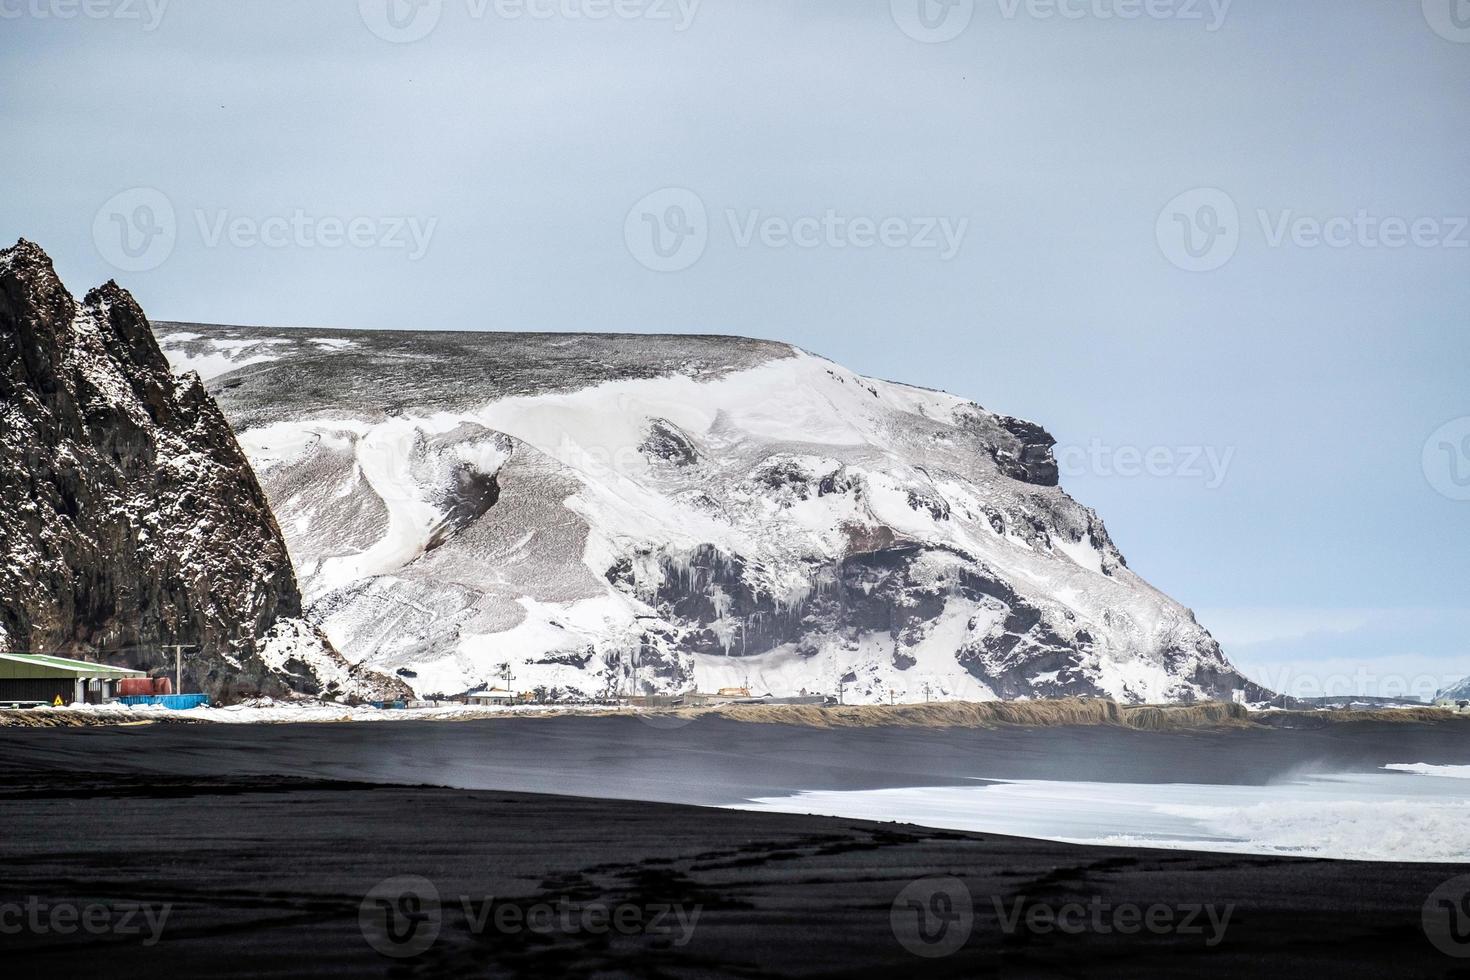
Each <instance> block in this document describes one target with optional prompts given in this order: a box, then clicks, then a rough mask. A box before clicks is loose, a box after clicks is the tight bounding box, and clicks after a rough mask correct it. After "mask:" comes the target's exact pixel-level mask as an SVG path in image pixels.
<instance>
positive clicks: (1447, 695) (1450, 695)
mask: <svg viewBox="0 0 1470 980" xmlns="http://www.w3.org/2000/svg"><path fill="white" fill-rule="evenodd" d="M1434 699H1435V700H1436V701H1463V700H1467V699H1470V677H1467V678H1465V679H1464V680H1462V681H1460V682H1459V683H1457V684H1451V685H1450V686H1449V687H1447V688H1445V689H1444V690H1443V691H1440V692H1439V693H1438V694H1436V695H1435V696H1434Z"/></svg>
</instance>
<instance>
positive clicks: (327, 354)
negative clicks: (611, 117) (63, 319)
mask: <svg viewBox="0 0 1470 980" xmlns="http://www.w3.org/2000/svg"><path fill="white" fill-rule="evenodd" d="M160 336H161V339H162V344H163V348H164V350H165V352H166V353H167V354H168V355H169V356H170V358H171V359H173V361H174V363H175V365H176V366H177V367H180V368H190V367H192V368H198V369H199V370H201V371H204V372H206V374H207V375H208V377H209V385H210V390H211V391H212V392H213V393H214V394H215V395H216V397H217V398H218V399H219V402H220V405H221V407H222V409H223V410H224V412H225V414H226V416H227V417H228V418H229V419H230V421H231V423H232V424H233V425H234V426H235V429H236V431H237V433H239V437H240V441H241V444H242V445H243V446H244V447H245V450H246V452H247V454H248V455H249V456H250V458H251V460H252V462H253V463H254V464H255V466H256V470H257V472H258V473H259V474H260V476H261V480H262V483H263V485H264V486H265V489H266V493H267V494H268V495H269V497H270V499H271V502H272V504H273V505H274V507H275V512H276V514H277V516H278V517H279V518H280V520H281V524H282V527H283V529H284V530H285V535H286V541H287V544H288V545H289V547H290V549H291V552H292V554H293V556H294V558H295V560H296V567H297V568H298V569H299V570H300V573H301V576H302V583H303V591H304V593H305V595H306V599H307V602H308V608H309V612H310V614H311V615H312V616H314V617H317V618H318V619H319V620H320V621H321V622H322V624H323V628H324V629H325V630H326V631H327V632H328V634H329V635H330V637H331V638H332V640H333V642H334V643H336V644H337V646H338V647H339V648H340V649H341V650H342V652H343V653H344V655H345V656H346V657H347V658H348V659H349V660H352V661H353V662H356V663H364V664H370V665H372V666H374V667H376V668H377V669H379V670H383V671H385V672H388V671H392V672H396V673H397V674H398V675H399V676H401V677H403V678H405V679H406V680H407V681H408V683H409V684H411V685H412V686H413V687H414V688H415V689H416V690H417V691H419V692H420V693H421V694H434V693H446V694H452V693H457V692H462V691H465V690H471V689H474V688H477V687H480V686H483V685H486V684H496V685H501V684H503V683H504V680H503V678H504V677H505V675H506V674H507V672H508V673H509V675H510V676H511V677H512V678H513V682H512V683H513V686H514V687H515V688H516V689H518V690H525V689H530V688H533V687H540V688H544V689H546V690H547V691H548V692H549V693H555V694H560V695H563V696H597V695H606V694H613V693H618V692H621V693H679V692H686V691H689V690H692V689H698V690H700V691H713V690H715V689H718V688H721V687H748V688H750V689H751V691H752V693H753V694H756V695H760V694H765V693H770V694H773V695H778V696H781V695H797V694H801V693H803V692H806V693H808V694H828V695H836V694H838V693H839V692H841V694H842V696H843V697H844V698H845V699H846V700H847V701H848V702H849V703H864V702H866V703H879V702H885V703H886V702H887V701H888V700H890V698H892V699H894V700H899V701H923V700H925V699H929V698H932V699H968V700H988V699H995V698H1031V697H1054V696H1061V695H1075V694H1084V695H1107V696H1111V697H1114V698H1117V699H1118V700H1120V701H1123V702H1143V701H1155V702H1156V701H1191V700H1198V699H1202V698H1223V699H1227V700H1229V699H1233V698H1242V699H1246V700H1259V699H1261V698H1262V697H1264V696H1266V692H1263V691H1261V690H1260V689H1259V688H1257V687H1256V686H1255V685H1253V684H1251V683H1250V682H1248V681H1247V680H1246V679H1245V678H1243V677H1242V676H1241V675H1240V674H1239V673H1238V672H1237V671H1236V670H1235V669H1234V668H1233V667H1232V666H1231V664H1230V662H1229V661H1228V660H1227V659H1226V657H1225V656H1224V654H1223V652H1222V651H1221V650H1220V647H1219V645H1218V644H1217V643H1216V642H1215V640H1214V639H1213V638H1212V637H1211V636H1210V634H1209V633H1208V632H1207V631H1206V630H1205V629H1204V627H1202V626H1201V625H1200V624H1199V623H1197V622H1196V621H1195V618H1194V616H1193V615H1192V614H1191V613H1190V611H1189V610H1188V609H1186V608H1185V607H1183V606H1181V605H1180V604H1179V603H1177V602H1175V601H1174V600H1172V599H1171V598H1169V597H1168V596H1166V595H1164V594H1162V593H1160V592H1159V591H1158V590H1156V589H1154V588H1152V587H1151V586H1149V584H1148V583H1146V582H1144V581H1143V580H1142V579H1141V578H1139V577H1138V576H1137V575H1135V574H1134V573H1133V572H1132V571H1130V570H1129V568H1128V567H1127V564H1126V562H1125V561H1124V560H1123V556H1122V554H1121V553H1120V552H1119V550H1118V549H1117V547H1116V546H1115V545H1114V543H1113V541H1112V539H1111V538H1110V537H1109V535H1108V532H1107V530H1106V528H1105V527H1104V526H1103V523H1102V521H1101V520H1100V519H1099V517H1098V516H1097V515H1096V514H1095V513H1094V512H1093V511H1091V510H1090V509H1088V508H1086V507H1084V506H1082V505H1080V504H1079V503H1077V502H1076V501H1075V500H1073V499H1072V498H1071V497H1069V496H1068V495H1067V494H1066V493H1065V491H1064V490H1063V489H1062V488H1061V487H1060V486H1058V473H1057V465H1056V462H1055V460H1054V458H1053V456H1052V444H1053V439H1052V437H1051V436H1050V435H1049V434H1048V433H1047V432H1046V430H1045V429H1043V428H1042V427H1041V426H1039V425H1036V424H1034V423H1031V422H1026V421H1022V420H1020V419H1015V418H1011V417H1009V416H1006V415H1002V414H998V413H994V412H991V411H987V410H986V409H984V408H982V407H981V406H979V405H977V404H975V403H973V402H971V401H968V400H966V399H963V398H958V397H955V396H952V395H948V394H945V393H943V392H937V391H930V390H927V389H922V388H916V387H911V386H908V385H903V384H897V383H893V382H887V381H879V380H876V379H872V378H866V377H863V376H861V375H857V374H855V373H853V372H851V371H848V370H846V369H844V368H842V367H840V366H839V365H837V364H834V363H832V362H830V361H827V360H825V359H823V358H820V357H817V356H814V355H812V354H810V353H807V352H805V351H801V350H798V349H796V348H793V347H791V346H790V345H787V344H780V343H774V342H769V341H759V340H749V339H743V338H735V337H702V336H617V335H607V334H580V335H566V334H561V335H553V334H515V333H484V334H475V333H430V332H391V333H390V332H382V333H369V332H361V331H330V330H320V331H318V330H311V331H302V330H272V329H266V328H226V327H207V326H200V325H196V324H164V325H160Z"/></svg>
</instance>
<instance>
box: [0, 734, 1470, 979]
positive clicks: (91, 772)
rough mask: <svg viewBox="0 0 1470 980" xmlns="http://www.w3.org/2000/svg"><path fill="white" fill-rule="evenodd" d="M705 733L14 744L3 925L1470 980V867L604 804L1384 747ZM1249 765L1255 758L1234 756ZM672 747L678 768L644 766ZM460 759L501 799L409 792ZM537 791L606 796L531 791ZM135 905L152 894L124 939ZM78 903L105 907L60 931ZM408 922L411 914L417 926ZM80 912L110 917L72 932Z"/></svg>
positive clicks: (253, 960)
mask: <svg viewBox="0 0 1470 980" xmlns="http://www.w3.org/2000/svg"><path fill="white" fill-rule="evenodd" d="M591 722H596V723H595V724H589V723H591ZM727 725H728V726H732V727H726V726H727ZM705 726H706V722H705V721H703V720H702V721H700V722H698V723H697V724H696V725H691V726H687V727H685V728H683V729H678V730H659V729H654V728H651V727H649V726H647V725H645V724H643V723H642V722H639V721H636V720H633V719H575V718H573V719H546V720H523V721H510V722H490V723H484V722H476V723H469V724H464V725H460V724H443V723H430V724H423V725H420V724H417V723H398V724H377V725H335V726H334V725H301V726H248V727H226V726H150V727H140V728H124V729H90V730H61V731H54V730H51V731H37V730H5V731H0V761H3V764H4V765H5V767H6V772H7V779H6V780H5V783H4V785H3V788H0V817H3V821H4V828H5V836H4V845H3V857H4V862H3V866H0V926H5V925H6V924H7V923H15V922H23V921H28V920H26V917H27V916H31V915H34V916H38V917H39V918H37V919H36V920H35V921H36V922H38V923H39V924H40V927H39V928H35V927H34V926H35V923H30V924H29V925H28V926H27V927H24V928H21V929H20V930H18V931H15V930H11V929H9V928H6V930H5V934H4V935H3V936H0V944H3V946H4V948H5V961H6V974H7V975H8V976H17V977H21V976H48V977H56V976H75V975H90V976H126V977H133V976H138V977H142V976H156V975H164V974H167V975H193V976H202V975H226V976H298V975H303V974H307V973H317V974H334V975H338V976H378V975H382V976H445V975H450V976H517V975H520V976H547V975H565V976H589V975H634V976H694V975H718V976H838V975H841V976H854V975H868V976H878V975H894V974H929V975H937V976H976V975H990V974H998V975H1007V976H1009V975H1016V976H1082V975H1086V976H1118V977H1150V976H1159V977H1164V976H1168V977H1174V976H1179V975H1181V974H1187V973H1190V972H1198V973H1202V974H1204V975H1209V976H1259V975H1262V974H1263V973H1266V972H1268V971H1269V972H1271V973H1281V972H1285V971H1292V970H1297V971H1304V970H1312V971H1314V972H1323V973H1326V974H1329V975H1335V976H1381V975H1399V976H1454V975H1463V974H1464V971H1465V968H1466V967H1467V966H1470V961H1467V960H1463V959H1454V958H1451V957H1449V956H1447V955H1445V954H1444V953H1443V952H1441V951H1440V950H1438V949H1437V948H1436V947H1435V946H1434V945H1432V944H1431V942H1430V940H1429V939H1428V938H1427V937H1426V934H1425V932H1424V928H1423V924H1422V921H1421V916H1422V911H1423V908H1424V906H1425V903H1426V901H1427V900H1428V899H1429V897H1430V895H1431V893H1432V892H1434V890H1435V889H1436V888H1437V887H1438V886H1440V885H1441V883H1443V882H1445V881H1446V880H1448V879H1451V878H1454V877H1455V876H1458V875H1462V874H1466V873H1467V872H1470V868H1466V867H1457V866H1452V865H1443V864H1369V863H1356V862H1334V861H1311V860H1299V859H1284V858H1267V857H1242V856H1231V855H1220V854H1201V853H1191V852H1182V851H1150V850H1129V849H1124V848H1111V847H1109V848H1100V847H1080V846H1073V845H1066V844H1056V843H1048V842H1042V841H1033V840H1025V839H1019V838H1009V837H1000V836H994V835H979V834H965V833H953V832H945V831H934V830H926V829H922V828H917V827H911V826H903V825H897V824H873V823H865V822H861V821H852V820H839V819H827V818H815V817H802V816H789V815H782V814H762V813H746V812H738V811H731V810H724V809H709V808H700V807H692V806H687V805H674V804H669V803H658V802H634V801H630V800H626V799H611V798H604V799H594V798H590V797H592V796H594V795H596V796H603V797H621V796H625V795H628V794H631V793H640V792H641V793H649V794H650V795H655V794H661V795H671V796H672V795H685V796H688V797H692V798H698V799H699V801H701V802H725V801H728V800H730V799H731V798H732V797H733V796H738V795H740V794H746V793H751V792H757V791H758V792H770V791H772V790H773V789H774V790H778V791H779V788H781V787H795V786H798V785H805V784H809V783H811V781H812V780H813V779H825V780H826V782H825V784H824V785H829V786H841V787H849V788H851V787H872V786H877V785H902V784H903V781H904V780H907V781H909V782H910V783H912V782H914V781H915V779H914V777H912V776H905V775H904V773H905V772H906V771H913V772H919V773H922V774H923V781H924V782H926V783H929V784H933V782H932V780H934V779H938V778H940V777H944V778H949V779H956V778H962V777H961V776H960V775H959V773H961V772H962V771H964V770H967V769H970V768H974V767H976V766H978V767H981V768H983V769H985V770H986V771H987V772H992V771H993V768H994V767H995V766H996V765H999V764H1001V763H1002V762H1003V761H1004V760H1010V762H1011V764H1012V765H1014V766H1015V767H1017V771H1019V770H1024V771H1025V772H1026V773H1028V774H1032V775H1035V774H1037V773H1038V772H1039V771H1041V772H1045V773H1048V774H1050V775H1051V776H1052V777H1055V778H1065V774H1066V773H1069V772H1080V771H1084V770H1085V771H1086V774H1087V775H1088V776H1089V778H1100V777H1108V776H1110V777H1112V778H1125V777H1126V778H1130V779H1137V778H1140V777H1141V776H1143V775H1145V774H1146V773H1145V770H1147V769H1148V767H1150V766H1152V767H1153V771H1154V772H1155V773H1156V774H1157V773H1158V772H1159V771H1160V767H1162V766H1164V765H1165V760H1166V759H1167V758H1169V757H1179V758H1185V757H1187V758H1195V759H1197V760H1199V761H1198V762H1197V763H1196V764H1197V765H1199V766H1201V767H1204V768H1205V769H1208V770H1210V771H1211V772H1213V774H1214V777H1215V778H1216V779H1220V778H1238V779H1252V778H1259V775H1258V773H1259V771H1264V770H1263V767H1264V768H1272V767H1278V768H1279V767H1281V766H1295V765H1301V764H1304V763H1303V760H1304V759H1320V760H1327V763H1328V764H1330V765H1332V766H1333V767H1339V768H1340V767H1341V766H1342V765H1344V764H1347V763H1354V764H1359V765H1373V764H1375V763H1376V764H1382V763H1381V762H1377V756H1376V754H1375V753H1379V752H1381V751H1384V750H1383V749H1381V748H1378V749H1375V748H1373V746H1376V745H1379V744H1380V743H1382V742H1383V741H1384V739H1383V738H1382V737H1366V735H1365V734H1364V733H1358V734H1357V735H1356V736H1354V735H1353V734H1350V733H1345V732H1341V731H1335V732H1332V733H1330V734H1329V735H1322V736H1319V735H1317V734H1315V733H1299V732H1298V733H1276V734H1277V735H1279V736H1280V737H1281V739H1282V740H1281V741H1279V742H1278V741H1276V740H1275V737H1274V736H1273V734H1272V733H1264V736H1265V737H1263V738H1262V739H1261V740H1260V741H1257V742H1252V741H1250V739H1253V738H1256V737H1257V736H1260V735H1262V734H1263V733H1256V732H1245V733H1239V732H1236V733H1229V732H1219V733H1215V732H1200V733H1187V734H1180V733H1171V734H1161V733H1136V732H1118V731H1109V730H1104V729H1057V730H1049V731H1048V730H1038V729H1016V730H1000V731H988V732H980V731H944V732H925V731H909V732H899V731H894V730H873V731H866V732H852V731H846V732H840V733H835V732H818V731H812V730H783V728H782V727H781V726H767V725H744V726H741V725H738V724H737V723H720V724H714V725H711V726H709V727H705ZM1367 734H1368V735H1371V734H1372V733H1367ZM1241 736H1244V737H1245V740H1244V741H1243V740H1242V738H1241ZM1394 736H1395V737H1394V738H1393V739H1390V740H1389V741H1390V743H1391V745H1390V751H1391V752H1392V754H1394V755H1395V756H1396V757H1398V758H1400V759H1401V758H1403V757H1404V752H1406V751H1407V752H1408V753H1409V755H1416V756H1419V755H1422V756H1424V757H1425V761H1436V760H1443V761H1463V752H1464V749H1463V747H1461V746H1456V745H1455V744H1453V743H1452V742H1450V741H1446V740H1444V739H1443V738H1442V737H1441V735H1440V734H1438V733H1436V732H1434V731H1430V730H1426V731H1400V732H1396V733H1394ZM946 746H947V748H946ZM1406 746H1407V747H1406ZM659 747H662V751H658V749H659ZM1457 749H1458V752H1459V753H1460V754H1459V755H1457V754H1456V750H1457ZM1435 753H1439V755H1437V756H1436V755H1435ZM1248 756H1255V757H1256V758H1257V761H1256V763H1255V764H1254V765H1251V766H1246V765H1244V764H1242V763H1239V762H1237V763H1236V764H1234V765H1233V766H1232V764H1231V763H1230V761H1229V760H1231V759H1237V760H1238V759H1242V758H1245V757H1248ZM645 757H646V758H648V759H650V760H652V762H653V763H656V764H647V765H640V764H635V762H634V760H636V759H641V758H645ZM476 759H478V760H479V763H478V765H471V764H470V763H471V762H472V761H473V760H476ZM1261 760H1267V762H1265V763H1263V762H1262V761H1261ZM1354 760H1356V761H1354ZM518 766H519V767H521V768H520V769H519V770H518V772H519V775H518V776H517V774H516V773H517V770H516V767H518ZM906 767H907V768H906ZM1104 767H1106V769H1107V772H1106V773H1104V772H1102V771H1101V770H1102V769H1103V768H1104ZM450 771H455V772H459V773H460V776H459V782H460V783H461V784H467V783H474V784H478V788H473V789H451V788H442V787H429V786H418V785H408V784H417V783H429V782H441V781H444V775H445V773H447V772H450ZM1202 771H1203V770H1202ZM824 773H825V776H824V775H823V774H824ZM599 774H600V775H599ZM1120 774H1121V775H1120ZM599 779H600V780H601V784H600V785H598V780H599ZM494 781H503V782H504V783H505V784H506V785H504V786H501V787H496V788H492V787H491V786H490V785H488V784H491V783H492V782H494ZM395 783H396V784H397V785H395ZM527 783H533V784H535V788H537V789H540V790H543V791H545V790H552V789H560V790H561V791H562V793H563V794H579V795H552V794H550V793H545V792H543V793H541V794H538V795H532V794H527V793H523V792H513V791H510V790H512V789H522V788H525V786H524V784H527ZM680 787H682V788H680ZM402 876H415V877H414V878H410V879H408V880H407V882H406V883H405V881H404V880H403V879H402ZM420 879H423V880H424V881H426V882H427V883H428V887H429V888H431V889H432V893H425V892H424V891H423V890H424V888H425V885H424V881H420ZM385 880H390V883H389V884H388V885H387V886H386V890H384V889H382V888H380V889H379V890H378V891H376V892H375V891H374V889H375V887H377V886H379V885H380V883H381V882H384V881H385ZM956 882H958V884H957V883H956ZM916 883H918V884H916ZM370 893H372V894H371V896H370ZM405 895H409V896H410V897H409V899H407V900H405V899H404V896H405ZM385 896H386V897H385ZM415 896H416V897H415ZM375 899H383V900H384V901H386V902H387V903H388V904H387V905H375V904H373V900H375ZM915 899H917V900H918V904H916V905H910V904H908V903H909V902H910V901H911V900H915ZM492 900H493V901H492ZM365 901H367V908H368V911H367V912H366V913H364V911H363V908H364V903H365ZM966 902H968V903H969V908H970V909H972V910H973V911H972V914H970V915H966V914H965V912H966V909H965V907H964V906H965V904H966ZM129 903H136V904H137V906H138V908H137V910H136V911H135V912H134V913H133V914H132V916H131V917H130V921H129V922H128V923H127V926H128V928H127V929H124V928H122V921H121V920H122V918H123V916H124V914H126V912H127V910H128V908H129V907H130V904H129ZM415 903H417V904H415ZM487 903H488V904H487ZM165 907H167V910H168V911H167V915H166V918H164V919H163V921H161V922H160V921H159V920H160V918H161V917H163V916H164V912H163V910H164V908H165ZM58 908H60V909H63V910H64V909H68V908H73V909H76V910H77V912H76V913H65V912H63V913H61V915H62V918H61V919H60V920H59V922H53V921H52V920H51V919H50V918H48V916H49V915H51V914H52V913H53V912H54V911H55V910H56V909H58ZM99 908H105V909H107V910H109V911H106V912H103V911H98V909H99ZM89 910H90V911H89ZM385 910H387V911H392V912H395V913H400V916H399V918H396V919H394V920H393V921H392V922H391V923H390V922H389V920H388V918H387V911H385ZM411 913H413V914H417V915H419V916H420V918H419V919H414V918H413V917H412V915H411ZM920 913H922V914H924V915H925V919H924V921H923V922H920V920H919V918H918V915H919V914H920ZM68 914H75V915H78V916H85V915H88V914H91V915H94V916H95V918H96V924H98V925H99V926H101V928H99V929H97V930H88V929H84V928H82V927H80V926H76V925H75V924H73V928H72V931H70V932H66V931H64V927H65V926H66V924H67V922H68V921H69V920H68V919H67V918H66V915H68ZM149 914H151V915H152V917H153V918H152V919H151V920H150V919H149V918H148V915H149ZM1227 914H1228V920H1226V919H1224V916H1225V915H1227ZM1058 915H1060V916H1061V919H1060V920H1059V921H1060V922H1061V923H1062V925H1064V926H1066V928H1063V927H1062V925H1058V920H1056V919H1055V917H1056V916H1058ZM1069 915H1071V916H1072V918H1068V916H1069ZM375 916H376V918H375ZM1017 916H1019V919H1018V918H1016V917H1017ZM1150 916H1152V918H1149V917H1150ZM1211 916H1214V918H1213V919H1212V918H1211ZM619 917H620V918H619ZM104 920H105V924H104ZM1010 920H1014V921H1010ZM150 922H152V923H153V924H156V925H158V926H159V928H157V929H153V928H151V927H150ZM1146 922H1151V923H1152V925H1151V926H1148V925H1140V923H1146ZM405 923H407V924H408V926H409V927H410V928H409V929H408V931H405V930H404V928H402V927H403V926H404V924H405ZM614 923H617V924H614ZM1079 923H1080V924H1081V927H1080V928H1072V926H1074V925H1077V924H1079ZM390 925H391V926H393V927H394V929H393V934H394V936H395V937H397V938H400V939H402V938H404V936H406V935H410V934H411V937H410V941H409V944H408V945H407V946H396V945H393V944H392V942H391V941H390V940H388V939H387V938H386V937H387V935H388V931H389V927H390ZM57 926H59V927H61V928H58V927H57ZM921 926H924V927H926V931H925V933H924V935H923V936H920V934H919V932H918V930H919V928H920V927H921ZM430 932H433V935H432V936H430V934H429V933H430ZM154 936H157V941H156V942H152V941H151V940H152V939H153V937H154ZM926 937H927V939H928V940H932V942H926ZM427 939H432V942H428V943H427V944H426V945H425V946H424V948H422V950H421V951H420V950H419V948H418V946H416V945H414V944H416V943H420V942H423V941H424V940H427ZM951 948H952V949H953V951H952V952H949V953H948V955H943V956H933V955H924V954H933V953H936V952H948V951H949V950H950V949H951ZM379 949H387V950H388V952H390V953H399V952H404V951H414V952H418V955H416V956H413V957H403V958H399V957H396V956H393V955H384V954H383V953H382V952H379ZM1456 971H1459V973H1457V972H1456Z"/></svg>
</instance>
